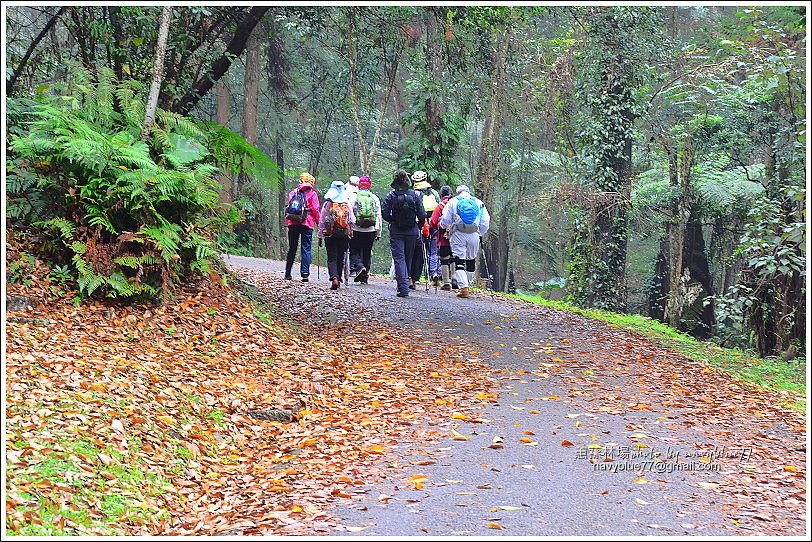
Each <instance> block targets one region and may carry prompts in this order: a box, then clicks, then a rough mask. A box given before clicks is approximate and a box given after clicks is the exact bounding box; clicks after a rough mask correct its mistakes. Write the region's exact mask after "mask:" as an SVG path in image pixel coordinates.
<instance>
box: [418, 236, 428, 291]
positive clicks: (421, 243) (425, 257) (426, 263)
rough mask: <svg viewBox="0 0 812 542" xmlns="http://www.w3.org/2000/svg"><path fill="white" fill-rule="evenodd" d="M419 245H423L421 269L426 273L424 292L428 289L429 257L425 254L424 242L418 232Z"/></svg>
mask: <svg viewBox="0 0 812 542" xmlns="http://www.w3.org/2000/svg"><path fill="white" fill-rule="evenodd" d="M420 245H421V246H422V247H423V269H424V271H425V273H426V292H428V291H429V258H428V256H426V242H425V241H424V240H423V234H422V233H421V234H420Z"/></svg>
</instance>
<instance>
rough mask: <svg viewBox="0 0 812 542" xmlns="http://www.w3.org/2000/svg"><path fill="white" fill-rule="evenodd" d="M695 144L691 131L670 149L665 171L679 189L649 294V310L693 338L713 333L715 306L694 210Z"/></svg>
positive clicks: (698, 224)
mask: <svg viewBox="0 0 812 542" xmlns="http://www.w3.org/2000/svg"><path fill="white" fill-rule="evenodd" d="M694 162H695V158H694V148H693V141H692V139H691V137H690V135H688V136H686V140H685V143H684V144H683V146H682V149H674V150H673V151H670V152H669V177H670V180H671V184H672V186H675V187H676V188H677V189H678V191H679V194H680V196H679V198H678V199H677V201H676V202H675V203H674V205H673V207H672V210H671V218H670V220H669V221H668V223H667V224H666V229H665V236H664V237H663V240H662V241H661V242H660V253H659V255H658V257H657V264H656V269H655V277H656V278H655V281H656V282H655V284H654V288H653V291H652V292H651V294H650V297H649V315H650V316H651V317H652V318H657V319H659V320H661V321H663V322H665V323H667V324H668V325H670V326H671V327H673V328H675V329H679V330H682V331H686V332H688V333H690V334H691V335H693V336H694V337H697V338H707V337H709V336H710V335H711V334H712V331H713V326H714V312H713V306H712V304H708V305H705V303H704V301H705V299H706V298H707V297H708V296H711V295H713V280H712V277H711V273H710V266H709V264H708V259H707V255H706V251H705V241H704V237H703V232H702V224H701V222H700V221H699V220H698V219H697V218H696V215H695V213H694V210H695V206H696V198H695V194H694V191H693V179H692V169H693V166H694Z"/></svg>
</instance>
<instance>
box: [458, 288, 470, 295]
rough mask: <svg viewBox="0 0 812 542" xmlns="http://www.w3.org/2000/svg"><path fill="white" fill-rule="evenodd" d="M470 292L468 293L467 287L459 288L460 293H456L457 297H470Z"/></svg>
mask: <svg viewBox="0 0 812 542" xmlns="http://www.w3.org/2000/svg"><path fill="white" fill-rule="evenodd" d="M470 296H471V292H469V291H468V287H467V286H466V287H465V288H460V291H459V292H457V297H470Z"/></svg>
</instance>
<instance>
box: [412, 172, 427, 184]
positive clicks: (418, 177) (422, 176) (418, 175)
mask: <svg viewBox="0 0 812 542" xmlns="http://www.w3.org/2000/svg"><path fill="white" fill-rule="evenodd" d="M426 177H427V175H426V172H425V171H421V170H417V171H415V172H414V173H412V181H414V182H416V183H419V182H420V181H425V180H426Z"/></svg>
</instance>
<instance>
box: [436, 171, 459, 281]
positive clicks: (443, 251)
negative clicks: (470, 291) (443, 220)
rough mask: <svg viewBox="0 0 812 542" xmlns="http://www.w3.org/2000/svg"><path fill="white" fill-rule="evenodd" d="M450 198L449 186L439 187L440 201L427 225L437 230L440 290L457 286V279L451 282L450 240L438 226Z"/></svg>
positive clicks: (452, 272) (452, 262) (443, 229)
mask: <svg viewBox="0 0 812 542" xmlns="http://www.w3.org/2000/svg"><path fill="white" fill-rule="evenodd" d="M449 199H451V187H450V186H448V185H445V186H442V187H441V188H440V203H438V204H437V207H435V208H434V211H433V212H432V213H431V219H429V227H431V228H433V229H435V230H437V254H438V256H439V260H440V261H439V263H440V274H441V276H442V279H443V285H442V286H441V287H440V289H441V290H445V291H450V290H451V289H452V288H453V289H454V290H456V289H457V288H458V286H457V281H456V280H454V282H453V283H452V282H451V277H452V275H453V274H454V271H453V265H454V258H453V257H452V255H451V242H450V241H449V240H448V235H446V233H447V230H446V229H445V228H441V227H440V217H442V216H443V209H444V208H445V204H446V203H448V200H449Z"/></svg>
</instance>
